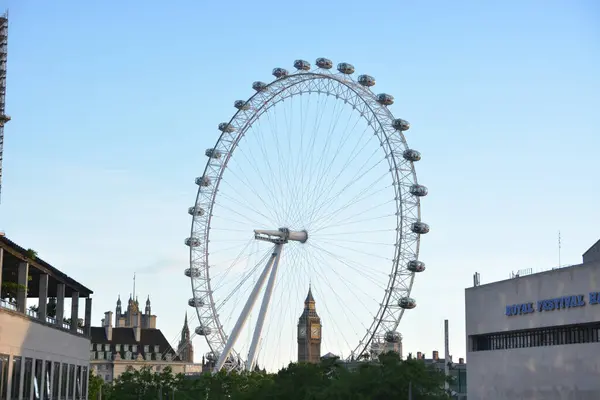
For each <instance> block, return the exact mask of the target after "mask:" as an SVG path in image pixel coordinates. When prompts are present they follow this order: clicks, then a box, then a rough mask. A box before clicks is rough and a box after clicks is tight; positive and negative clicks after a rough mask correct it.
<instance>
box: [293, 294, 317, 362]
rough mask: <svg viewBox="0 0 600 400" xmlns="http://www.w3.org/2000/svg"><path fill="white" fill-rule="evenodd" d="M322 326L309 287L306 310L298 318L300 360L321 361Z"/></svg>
mask: <svg viewBox="0 0 600 400" xmlns="http://www.w3.org/2000/svg"><path fill="white" fill-rule="evenodd" d="M321 328H322V325H321V318H319V315H318V314H317V309H316V306H315V299H314V298H313V295H312V290H311V289H310V288H309V289H308V295H307V296H306V300H304V310H303V311H302V315H301V316H300V318H299V319H298V362H309V363H314V364H317V363H319V362H320V361H321V340H322V338H321Z"/></svg>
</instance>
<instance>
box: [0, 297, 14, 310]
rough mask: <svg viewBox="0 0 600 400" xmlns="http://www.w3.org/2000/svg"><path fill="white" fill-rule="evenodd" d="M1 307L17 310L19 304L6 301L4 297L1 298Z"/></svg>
mask: <svg viewBox="0 0 600 400" xmlns="http://www.w3.org/2000/svg"><path fill="white" fill-rule="evenodd" d="M0 307H2V308H6V309H7V310H11V311H17V305H16V304H14V303H11V302H10V301H6V300H4V299H0Z"/></svg>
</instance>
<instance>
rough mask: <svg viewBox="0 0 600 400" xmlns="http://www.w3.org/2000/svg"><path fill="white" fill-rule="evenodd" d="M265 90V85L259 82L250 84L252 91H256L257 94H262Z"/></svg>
mask: <svg viewBox="0 0 600 400" xmlns="http://www.w3.org/2000/svg"><path fill="white" fill-rule="evenodd" d="M266 88H267V84H266V83H264V82H261V81H256V82H254V83H253V84H252V89H254V90H256V91H257V92H262V91H263V90H265V89H266Z"/></svg>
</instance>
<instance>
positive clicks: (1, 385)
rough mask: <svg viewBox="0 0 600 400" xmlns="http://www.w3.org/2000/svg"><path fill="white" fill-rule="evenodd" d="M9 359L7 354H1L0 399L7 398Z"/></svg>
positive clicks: (4, 399)
mask: <svg viewBox="0 0 600 400" xmlns="http://www.w3.org/2000/svg"><path fill="white" fill-rule="evenodd" d="M8 359H9V356H8V355H7V354H0V399H2V400H7V398H8V393H6V391H7V390H8Z"/></svg>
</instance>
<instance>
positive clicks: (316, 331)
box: [310, 325, 321, 339]
mask: <svg viewBox="0 0 600 400" xmlns="http://www.w3.org/2000/svg"><path fill="white" fill-rule="evenodd" d="M320 336H321V329H320V328H319V325H311V326H310V337H311V338H313V339H318V338H319V337H320Z"/></svg>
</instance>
